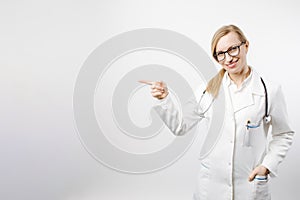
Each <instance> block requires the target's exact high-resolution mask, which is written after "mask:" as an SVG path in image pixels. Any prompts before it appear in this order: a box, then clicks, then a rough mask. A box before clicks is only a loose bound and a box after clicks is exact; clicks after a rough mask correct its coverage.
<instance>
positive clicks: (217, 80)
mask: <svg viewBox="0 0 300 200" xmlns="http://www.w3.org/2000/svg"><path fill="white" fill-rule="evenodd" d="M225 72H226V70H225V69H224V68H222V69H221V70H220V71H219V73H218V74H217V75H215V76H214V77H213V78H212V79H211V80H210V81H209V82H208V84H207V87H206V91H207V92H208V93H210V94H211V95H212V96H213V97H214V98H216V97H217V96H218V94H219V90H220V88H221V85H222V80H223V77H224V74H225Z"/></svg>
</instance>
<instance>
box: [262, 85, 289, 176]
mask: <svg viewBox="0 0 300 200" xmlns="http://www.w3.org/2000/svg"><path fill="white" fill-rule="evenodd" d="M270 101H271V104H270V115H271V126H272V132H271V133H272V139H271V140H270V143H269V147H268V151H267V154H266V156H265V157H264V159H263V162H262V165H263V166H265V167H266V168H268V169H269V171H270V175H271V176H273V177H274V176H277V168H278V165H279V164H280V163H281V162H282V160H283V159H284V157H285V156H286V154H287V152H288V150H289V149H290V147H291V145H292V139H293V135H294V131H292V130H291V128H290V126H289V122H288V115H287V108H286V103H285V100H284V96H283V94H282V90H281V87H277V89H276V91H275V92H274V95H272V94H270Z"/></svg>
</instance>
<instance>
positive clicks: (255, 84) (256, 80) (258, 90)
mask: <svg viewBox="0 0 300 200" xmlns="http://www.w3.org/2000/svg"><path fill="white" fill-rule="evenodd" d="M252 70H253V68H252ZM251 85H252V86H251V87H252V93H253V94H256V95H259V96H264V95H265V90H264V87H263V85H262V82H261V80H260V76H259V74H258V73H257V72H256V71H255V70H253V77H252V83H251Z"/></svg>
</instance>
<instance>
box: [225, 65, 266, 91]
mask: <svg viewBox="0 0 300 200" xmlns="http://www.w3.org/2000/svg"><path fill="white" fill-rule="evenodd" d="M250 68H251V74H250V76H249V77H247V79H246V80H245V82H244V83H243V84H247V82H248V81H250V83H249V84H250V85H249V86H250V87H251V89H250V91H252V94H256V95H260V96H264V95H265V91H264V88H263V87H262V83H261V80H260V76H259V74H258V73H257V72H256V71H255V70H254V69H253V67H250ZM223 84H224V85H225V86H226V89H227V88H228V87H229V85H230V84H231V79H230V77H229V74H228V72H227V71H226V72H225V74H224V78H223Z"/></svg>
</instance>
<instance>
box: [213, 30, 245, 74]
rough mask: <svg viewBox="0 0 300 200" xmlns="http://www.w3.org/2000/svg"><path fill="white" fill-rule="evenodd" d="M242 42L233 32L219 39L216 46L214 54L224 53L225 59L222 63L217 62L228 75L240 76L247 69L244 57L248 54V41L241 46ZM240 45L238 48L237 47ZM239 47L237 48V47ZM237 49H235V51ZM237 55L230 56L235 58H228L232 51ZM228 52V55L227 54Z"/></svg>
mask: <svg viewBox="0 0 300 200" xmlns="http://www.w3.org/2000/svg"><path fill="white" fill-rule="evenodd" d="M242 42H244V41H242V40H241V39H240V37H239V35H238V34H237V33H235V32H230V33H228V34H227V35H225V36H223V37H221V38H220V39H219V41H218V43H217V45H216V51H215V52H216V54H219V53H223V52H226V51H227V53H225V59H224V60H222V61H219V64H220V65H221V66H222V67H223V68H224V69H225V70H226V71H228V73H229V74H235V75H238V74H242V72H243V71H244V70H246V69H247V59H246V55H247V52H248V45H249V44H248V41H246V42H245V43H244V44H242ZM239 45H240V46H239ZM237 46H239V47H237ZM232 48H235V49H234V50H230V49H232ZM236 48H237V49H236ZM238 49H239V53H238V55H236V54H232V55H235V56H230V55H229V54H231V53H230V52H232V51H235V52H236V51H238ZM228 52H229V53H228Z"/></svg>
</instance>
